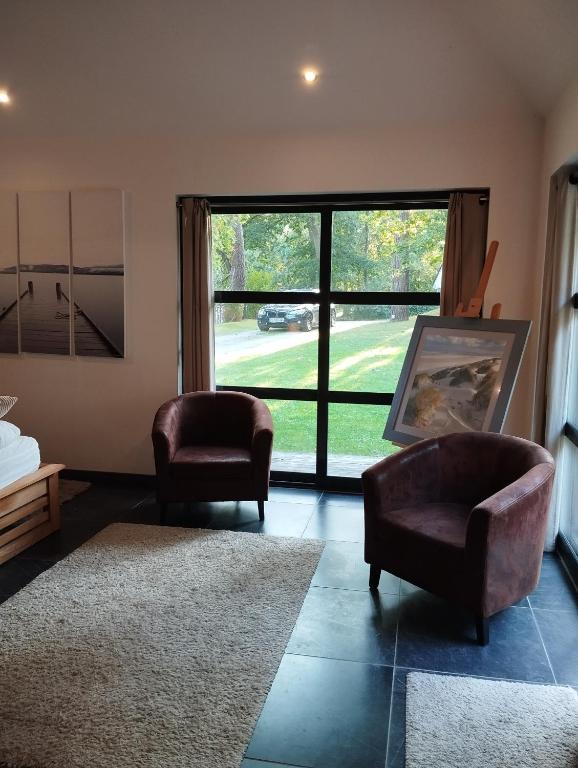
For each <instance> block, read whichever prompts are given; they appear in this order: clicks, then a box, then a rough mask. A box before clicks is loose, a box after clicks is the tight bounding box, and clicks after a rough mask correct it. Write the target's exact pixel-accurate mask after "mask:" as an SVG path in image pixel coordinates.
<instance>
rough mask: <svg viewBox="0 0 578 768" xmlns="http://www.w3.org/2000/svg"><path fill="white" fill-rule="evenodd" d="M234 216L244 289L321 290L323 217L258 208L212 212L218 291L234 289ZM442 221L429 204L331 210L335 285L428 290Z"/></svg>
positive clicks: (438, 259)
mask: <svg viewBox="0 0 578 768" xmlns="http://www.w3.org/2000/svg"><path fill="white" fill-rule="evenodd" d="M233 217H234V218H235V219H238V220H240V222H241V225H242V227H243V240H244V261H245V272H246V278H245V289H246V290H252V291H276V290H292V289H310V290H311V289H315V288H318V286H319V234H320V226H321V221H320V215H319V214H317V213H266V214H262V213H261V214H244V215H241V216H238V215H237V214H230V215H229V214H218V215H213V217H212V222H213V283H214V286H215V288H216V289H220V290H226V289H227V288H230V287H231V263H232V255H233V247H234V243H235V236H234V230H233V226H232V224H233ZM446 218H447V212H446V211H445V210H431V209H428V210H409V211H402V210H385V211H338V212H336V213H335V214H334V216H333V233H332V281H331V282H332V287H333V288H334V289H336V290H344V291H397V290H411V291H431V290H433V286H434V282H435V279H436V277H437V275H438V273H439V270H440V268H441V264H442V259H443V249H444V239H445V228H446ZM375 311H376V312H377V313H378V314H377V315H375V313H374V314H372V315H371V317H376V316H377V317H386V316H387V313H386V314H385V315H384V314H383V310H375ZM356 312H357V314H356ZM359 312H361V315H360V314H359ZM364 312H365V314H364ZM366 313H367V311H366V310H362V309H359V310H356V309H349V310H348V317H351V319H354V318H355V319H362V317H363V318H364V319H365V315H366ZM380 313H381V314H380ZM245 316H247V315H245ZM367 319H369V316H367Z"/></svg>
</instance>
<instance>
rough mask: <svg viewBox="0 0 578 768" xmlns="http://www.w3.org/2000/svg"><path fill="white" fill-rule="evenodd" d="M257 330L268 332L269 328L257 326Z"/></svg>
mask: <svg viewBox="0 0 578 768" xmlns="http://www.w3.org/2000/svg"><path fill="white" fill-rule="evenodd" d="M259 330H260V331H268V330H269V326H268V325H261V324H259Z"/></svg>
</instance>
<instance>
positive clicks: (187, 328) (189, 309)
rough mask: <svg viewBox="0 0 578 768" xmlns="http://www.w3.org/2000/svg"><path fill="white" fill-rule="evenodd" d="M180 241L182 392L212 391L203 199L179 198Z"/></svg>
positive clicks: (208, 236)
mask: <svg viewBox="0 0 578 768" xmlns="http://www.w3.org/2000/svg"><path fill="white" fill-rule="evenodd" d="M181 243H182V258H183V261H182V268H181V302H182V303H181V311H182V352H183V391H184V392H198V391H207V390H213V389H215V374H214V343H215V342H214V333H213V285H212V275H211V210H210V206H209V203H208V201H207V200H202V199H199V198H187V199H185V200H184V201H183V208H182V218H181Z"/></svg>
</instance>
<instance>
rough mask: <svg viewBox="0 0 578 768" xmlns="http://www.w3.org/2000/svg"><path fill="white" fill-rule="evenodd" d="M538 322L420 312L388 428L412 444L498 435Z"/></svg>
mask: <svg viewBox="0 0 578 768" xmlns="http://www.w3.org/2000/svg"><path fill="white" fill-rule="evenodd" d="M530 326H531V323H530V321H529V320H480V319H477V318H475V319H474V318H464V317H431V316H429V315H419V316H418V317H417V319H416V323H415V328H414V331H413V335H412V337H411V341H410V343H409V347H408V350H407V355H406V357H405V362H404V364H403V368H402V371H401V376H400V379H399V383H398V385H397V389H396V392H395V395H394V398H393V402H392V405H391V408H390V412H389V418H388V419H387V424H386V426H385V431H384V433H383V437H384V439H387V440H392V441H394V442H397V443H402V444H410V443H414V442H416V441H418V440H423V439H425V438H427V437H436V436H438V435H444V434H447V433H449V432H470V431H482V432H499V431H500V430H501V428H502V425H503V423H504V419H505V417H506V412H507V410H508V405H509V403H510V398H511V396H512V391H513V389H514V384H515V382H516V377H517V375H518V370H519V368H520V362H521V360H522V354H523V353H524V349H525V346H526V342H527V339H528V334H529V332H530Z"/></svg>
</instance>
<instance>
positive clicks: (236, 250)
mask: <svg viewBox="0 0 578 768" xmlns="http://www.w3.org/2000/svg"><path fill="white" fill-rule="evenodd" d="M231 219H232V221H231V226H232V227H233V231H234V233H235V240H234V242H233V253H232V254H231V283H230V284H231V290H232V291H244V290H245V281H246V269H245V238H244V236H243V225H242V224H241V219H240V217H239V216H231ZM244 310H245V305H244V304H227V305H226V306H225V313H224V314H225V322H235V321H237V320H242V319H243V314H244Z"/></svg>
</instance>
